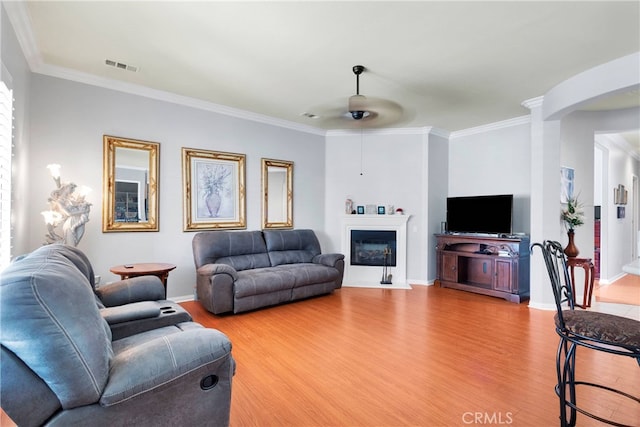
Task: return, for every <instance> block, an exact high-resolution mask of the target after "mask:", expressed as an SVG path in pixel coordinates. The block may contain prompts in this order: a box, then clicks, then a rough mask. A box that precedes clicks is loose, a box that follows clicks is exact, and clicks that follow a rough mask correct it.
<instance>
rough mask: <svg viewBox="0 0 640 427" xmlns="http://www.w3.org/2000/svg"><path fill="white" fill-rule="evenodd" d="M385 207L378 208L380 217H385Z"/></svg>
mask: <svg viewBox="0 0 640 427" xmlns="http://www.w3.org/2000/svg"><path fill="white" fill-rule="evenodd" d="M384 212H385V210H384V206H378V215H384Z"/></svg>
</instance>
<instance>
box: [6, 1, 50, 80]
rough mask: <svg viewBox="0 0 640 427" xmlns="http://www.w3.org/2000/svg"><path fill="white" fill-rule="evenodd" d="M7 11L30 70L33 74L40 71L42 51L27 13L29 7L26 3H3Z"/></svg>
mask: <svg viewBox="0 0 640 427" xmlns="http://www.w3.org/2000/svg"><path fill="white" fill-rule="evenodd" d="M2 5H3V6H4V9H5V11H6V12H7V17H8V18H9V22H11V25H12V26H13V30H14V32H15V34H16V38H17V39H18V43H19V44H20V48H22V53H23V55H24V57H25V59H26V60H27V64H28V65H29V69H30V70H31V71H32V72H33V71H34V70H36V69H38V68H39V67H40V66H41V65H42V63H43V61H42V56H41V55H40V49H38V44H37V43H36V38H35V36H34V35H33V31H32V30H31V28H32V27H33V26H32V25H31V18H30V17H29V12H27V5H26V2H24V1H3V2H2Z"/></svg>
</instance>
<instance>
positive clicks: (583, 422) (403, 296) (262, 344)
mask: <svg viewBox="0 0 640 427" xmlns="http://www.w3.org/2000/svg"><path fill="white" fill-rule="evenodd" d="M182 305H183V306H184V307H185V308H186V309H187V310H188V311H189V312H190V313H191V314H192V315H193V317H194V320H195V321H197V322H200V323H202V324H203V325H205V326H208V327H213V328H217V329H219V330H221V331H222V332H224V333H226V334H227V335H228V336H229V338H230V339H231V341H232V343H233V354H234V357H235V359H236V361H237V371H236V375H235V377H234V383H233V397H232V406H231V425H232V426H463V425H469V424H471V425H474V424H475V425H477V424H485V425H486V424H494V425H496V424H508V425H514V426H553V425H558V403H557V397H556V395H555V393H554V391H553V387H554V385H555V383H556V378H555V353H556V347H557V343H558V338H557V335H556V333H555V330H554V326H553V314H554V313H553V312H551V311H542V310H535V309H529V308H528V307H527V305H526V304H514V303H509V302H506V301H504V300H501V299H498V298H492V297H487V296H482V295H476V294H471V293H467V292H463V291H457V290H453V289H444V288H439V287H434V286H430V287H424V286H414V287H413V289H412V290H382V289H361V288H343V289H341V290H339V291H336V292H335V293H334V294H332V295H329V296H323V297H318V298H313V299H310V300H306V301H299V302H296V303H292V304H288V305H282V306H278V307H271V308H267V309H263V310H258V311H254V312H250V313H245V314H239V315H226V316H215V315H212V314H210V313H208V312H207V311H205V310H204V309H202V307H201V306H200V304H199V303H197V302H185V303H182ZM581 350H583V349H581ZM578 359H579V369H580V377H581V378H582V379H584V380H597V381H598V382H603V383H609V384H615V387H616V388H622V389H624V390H626V391H631V392H634V393H635V394H638V390H639V388H640V386H639V384H640V368H639V367H638V364H637V363H636V362H635V361H633V360H630V359H627V358H621V357H618V358H613V357H612V356H608V355H604V354H599V353H596V352H592V351H580V352H579V353H578ZM580 397H581V395H579V398H580ZM582 397H583V399H584V401H585V402H587V401H589V402H590V405H592V406H591V407H592V408H593V410H594V411H595V412H597V413H598V414H600V415H603V416H605V417H611V416H613V417H615V418H616V420H618V421H622V422H626V423H628V424H632V425H633V424H636V425H637V424H638V420H640V407H639V406H640V405H632V404H631V403H630V402H628V401H623V400H620V399H613V398H612V397H611V396H608V395H607V396H603V395H602V393H600V394H598V395H595V396H594V395H593V394H589V395H588V394H587V393H583V394H582ZM578 425H579V426H591V425H600V424H598V423H596V422H594V421H593V420H591V419H587V418H584V417H583V416H579V418H578Z"/></svg>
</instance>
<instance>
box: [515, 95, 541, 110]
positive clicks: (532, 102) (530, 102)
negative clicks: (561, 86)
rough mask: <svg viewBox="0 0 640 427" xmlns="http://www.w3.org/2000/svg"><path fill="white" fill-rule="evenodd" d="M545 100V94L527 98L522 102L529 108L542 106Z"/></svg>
mask: <svg viewBox="0 0 640 427" xmlns="http://www.w3.org/2000/svg"><path fill="white" fill-rule="evenodd" d="M543 102H544V96H537V97H535V98H529V99H525V100H524V101H522V103H520V105H522V106H523V107H526V108H528V109H529V110H531V109H534V108H537V107H540V106H542V103H543Z"/></svg>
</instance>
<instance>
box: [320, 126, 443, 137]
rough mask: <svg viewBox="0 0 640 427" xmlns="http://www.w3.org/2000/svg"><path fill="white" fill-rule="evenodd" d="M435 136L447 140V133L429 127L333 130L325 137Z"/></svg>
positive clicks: (327, 132)
mask: <svg viewBox="0 0 640 427" xmlns="http://www.w3.org/2000/svg"><path fill="white" fill-rule="evenodd" d="M361 133H362V134H365V135H436V136H440V137H443V138H449V132H448V131H446V130H443V129H438V128H434V127H431V126H423V127H415V128H380V129H378V128H369V129H334V130H328V131H326V136H350V135H360V134H361Z"/></svg>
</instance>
